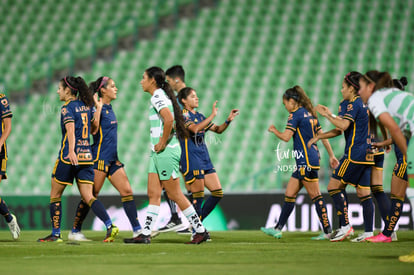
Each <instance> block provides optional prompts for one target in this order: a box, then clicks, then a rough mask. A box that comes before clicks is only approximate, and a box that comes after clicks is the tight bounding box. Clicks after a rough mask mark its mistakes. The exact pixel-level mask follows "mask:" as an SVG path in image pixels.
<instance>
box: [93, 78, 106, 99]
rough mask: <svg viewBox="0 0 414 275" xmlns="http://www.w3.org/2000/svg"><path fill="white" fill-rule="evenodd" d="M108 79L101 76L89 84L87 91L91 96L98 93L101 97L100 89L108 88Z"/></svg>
mask: <svg viewBox="0 0 414 275" xmlns="http://www.w3.org/2000/svg"><path fill="white" fill-rule="evenodd" d="M109 79H111V78H109V77H107V76H101V77H99V78H98V79H97V80H95V81H92V82H91V83H89V89H90V90H91V91H92V94H95V93H98V95H99V97H102V93H101V89H102V88H106V86H108V82H109Z"/></svg>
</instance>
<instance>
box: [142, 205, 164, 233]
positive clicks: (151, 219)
mask: <svg viewBox="0 0 414 275" xmlns="http://www.w3.org/2000/svg"><path fill="white" fill-rule="evenodd" d="M158 212H160V206H159V205H152V204H150V205H148V208H147V218H146V219H145V224H144V227H143V228H142V234H144V235H147V236H148V235H151V231H152V228H153V227H154V224H155V222H156V221H157V218H158Z"/></svg>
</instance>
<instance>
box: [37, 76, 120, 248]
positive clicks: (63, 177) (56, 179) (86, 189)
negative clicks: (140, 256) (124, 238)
mask: <svg viewBox="0 0 414 275" xmlns="http://www.w3.org/2000/svg"><path fill="white" fill-rule="evenodd" d="M57 93H58V94H59V99H60V100H61V101H64V102H65V104H64V105H63V106H62V108H61V116H60V126H61V129H62V143H61V149H60V150H59V157H58V159H57V160H56V163H55V167H54V169H53V173H52V188H51V191H50V206H49V207H50V220H51V224H52V233H51V234H50V235H48V236H46V237H44V238H40V239H38V242H62V241H63V240H62V238H61V235H60V226H61V219H62V203H61V200H62V199H61V198H62V194H63V191H64V190H65V188H66V186H68V185H72V184H73V179H74V178H75V179H76V183H77V185H78V189H79V192H80V195H81V197H82V199H83V200H84V201H85V202H87V204H88V206H89V207H91V208H92V211H93V212H94V213H95V215H96V216H97V217H98V218H99V219H100V220H102V222H103V223H104V224H105V226H106V229H107V231H106V236H105V239H104V242H113V241H114V239H115V236H116V235H117V234H118V231H119V229H118V227H116V226H115V225H113V224H112V221H111V219H110V218H109V216H108V213H107V212H106V210H105V208H104V206H103V205H102V203H101V202H100V201H98V200H97V199H96V198H95V197H94V195H93V189H92V188H93V187H92V185H93V180H94V172H93V159H92V150H91V146H90V143H89V135H90V133H91V126H92V128H93V129H92V131H95V129H96V128H97V121H96V120H94V118H93V114H92V106H93V105H94V99H93V95H92V92H90V90H89V88H88V86H87V85H86V83H85V81H84V80H83V78H81V77H73V76H67V77H64V78H63V79H61V80H60V81H59V89H58V90H57ZM91 122H92V123H91Z"/></svg>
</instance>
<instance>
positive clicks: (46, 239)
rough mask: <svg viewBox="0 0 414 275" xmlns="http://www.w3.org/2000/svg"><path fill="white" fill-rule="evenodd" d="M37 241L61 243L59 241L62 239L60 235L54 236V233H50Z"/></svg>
mask: <svg viewBox="0 0 414 275" xmlns="http://www.w3.org/2000/svg"><path fill="white" fill-rule="evenodd" d="M37 241H38V242H41V243H46V242H57V243H61V242H63V240H62V238H61V237H60V235H59V236H55V235H52V234H50V235H49V236H46V237H44V238H40V239H38V240H37Z"/></svg>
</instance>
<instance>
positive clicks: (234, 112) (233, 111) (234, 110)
mask: <svg viewBox="0 0 414 275" xmlns="http://www.w3.org/2000/svg"><path fill="white" fill-rule="evenodd" d="M238 115H239V109H233V110H231V111H230V114H229V117H228V118H227V121H228V122H231V121H233V119H234V118H235V117H236V116H238Z"/></svg>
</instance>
